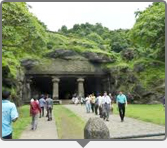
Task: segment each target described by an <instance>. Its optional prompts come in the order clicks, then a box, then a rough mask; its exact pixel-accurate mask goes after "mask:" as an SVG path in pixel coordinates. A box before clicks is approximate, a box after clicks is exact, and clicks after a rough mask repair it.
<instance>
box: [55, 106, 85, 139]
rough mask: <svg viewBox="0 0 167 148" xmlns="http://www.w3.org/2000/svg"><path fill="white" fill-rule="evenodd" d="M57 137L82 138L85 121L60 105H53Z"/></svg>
mask: <svg viewBox="0 0 167 148" xmlns="http://www.w3.org/2000/svg"><path fill="white" fill-rule="evenodd" d="M54 117H55V120H56V126H57V131H58V137H59V139H83V138H84V133H83V132H84V127H85V124H86V123H85V122H84V121H83V120H82V119H81V118H80V117H78V116H77V115H76V114H75V113H73V112H72V111H70V110H69V109H67V108H65V107H63V106H62V105H56V106H54Z"/></svg>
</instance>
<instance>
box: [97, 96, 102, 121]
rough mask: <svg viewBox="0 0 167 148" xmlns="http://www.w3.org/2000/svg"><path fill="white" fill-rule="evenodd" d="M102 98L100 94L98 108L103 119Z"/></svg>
mask: <svg viewBox="0 0 167 148" xmlns="http://www.w3.org/2000/svg"><path fill="white" fill-rule="evenodd" d="M102 99H103V98H102V96H101V94H100V93H99V94H98V106H99V107H98V108H99V115H100V118H102V117H103V116H102Z"/></svg>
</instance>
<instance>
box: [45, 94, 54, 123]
mask: <svg viewBox="0 0 167 148" xmlns="http://www.w3.org/2000/svg"><path fill="white" fill-rule="evenodd" d="M46 108H47V113H48V116H47V117H48V121H51V120H52V110H53V99H52V98H50V96H49V95H48V96H47V99H46Z"/></svg>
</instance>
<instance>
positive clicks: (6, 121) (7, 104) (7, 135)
mask: <svg viewBox="0 0 167 148" xmlns="http://www.w3.org/2000/svg"><path fill="white" fill-rule="evenodd" d="M74 97H75V99H74V100H73V101H74V103H75V104H78V103H79V102H80V103H81V105H82V104H85V106H86V112H87V113H90V112H92V113H95V115H100V117H101V118H103V119H104V120H106V121H109V115H110V112H112V109H113V102H114V100H113V97H112V95H111V94H109V95H107V92H104V94H103V96H102V95H101V94H100V93H99V94H97V96H96V97H95V95H94V94H90V95H87V97H86V98H83V97H82V96H80V98H77V96H76V95H75V96H74ZM10 98H11V92H10V91H7V90H4V91H2V138H3V139H12V131H13V130H12V122H15V121H16V120H17V119H18V117H19V114H18V111H17V108H16V105H15V104H14V103H12V102H11V101H10ZM76 98H77V99H76ZM162 99H163V106H164V107H165V96H164V97H163V98H162ZM116 104H117V106H118V109H119V115H120V118H121V122H123V121H124V117H125V107H126V106H127V98H126V96H125V95H124V94H123V93H122V92H121V91H120V92H119V94H118V95H117V96H116ZM45 109H46V112H47V113H46V117H48V121H50V120H52V109H53V100H52V99H51V98H50V96H49V95H46V96H44V95H41V97H40V98H39V100H38V99H37V98H36V97H35V98H33V99H31V101H30V115H31V116H32V130H36V128H37V123H38V117H39V118H41V117H44V110H45Z"/></svg>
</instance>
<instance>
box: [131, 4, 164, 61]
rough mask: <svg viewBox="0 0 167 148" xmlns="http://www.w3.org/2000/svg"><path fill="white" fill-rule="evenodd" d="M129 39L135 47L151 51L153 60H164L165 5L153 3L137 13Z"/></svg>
mask: <svg viewBox="0 0 167 148" xmlns="http://www.w3.org/2000/svg"><path fill="white" fill-rule="evenodd" d="M130 38H131V40H132V41H133V43H134V44H135V45H137V46H142V47H144V48H145V49H146V51H148V50H151V53H152V54H153V58H159V59H161V60H163V61H164V60H165V4H164V3H163V2H154V3H153V5H151V6H149V7H148V8H147V9H146V10H144V11H143V12H140V13H138V15H137V20H136V23H135V25H134V27H133V28H132V29H131V31H130Z"/></svg>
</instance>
